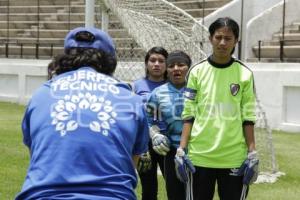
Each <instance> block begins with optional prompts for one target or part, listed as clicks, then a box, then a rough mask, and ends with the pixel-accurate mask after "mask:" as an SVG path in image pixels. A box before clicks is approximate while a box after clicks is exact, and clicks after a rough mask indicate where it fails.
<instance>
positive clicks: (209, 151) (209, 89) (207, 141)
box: [182, 58, 255, 168]
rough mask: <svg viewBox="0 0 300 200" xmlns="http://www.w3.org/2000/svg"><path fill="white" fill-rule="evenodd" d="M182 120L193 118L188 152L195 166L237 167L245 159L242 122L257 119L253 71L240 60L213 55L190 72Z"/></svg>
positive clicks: (245, 149) (250, 121)
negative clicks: (221, 62)
mask: <svg viewBox="0 0 300 200" xmlns="http://www.w3.org/2000/svg"><path fill="white" fill-rule="evenodd" d="M184 96H185V101H184V110H183V113H182V119H183V120H191V121H193V127H192V130H191V134H190V139H189V143H188V144H189V145H188V149H189V152H188V155H189V158H190V159H191V161H192V163H193V164H194V165H195V166H202V167H209V168H236V167H239V166H240V165H241V164H242V162H243V161H244V160H245V158H246V155H247V145H246V141H245V138H244V134H243V124H244V123H251V124H253V123H254V122H255V91H254V81H253V74H252V72H251V71H250V70H249V69H248V68H247V67H246V66H245V65H244V64H243V63H241V62H240V61H237V60H235V59H232V60H231V61H230V62H229V63H228V64H225V65H217V64H216V63H214V62H213V61H212V60H211V59H210V58H208V59H207V60H204V61H202V62H200V63H199V64H197V65H195V66H194V67H193V68H192V69H191V70H190V72H189V75H188V82H187V87H186V90H185V93H184Z"/></svg>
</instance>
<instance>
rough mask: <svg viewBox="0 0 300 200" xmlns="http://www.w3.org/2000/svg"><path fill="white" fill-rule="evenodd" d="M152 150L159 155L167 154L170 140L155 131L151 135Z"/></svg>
mask: <svg viewBox="0 0 300 200" xmlns="http://www.w3.org/2000/svg"><path fill="white" fill-rule="evenodd" d="M152 145H153V150H154V151H155V152H156V153H158V154H159V155H163V156H165V155H167V153H168V152H169V151H170V141H169V139H168V138H167V136H165V135H163V134H160V133H156V134H154V135H153V137H152Z"/></svg>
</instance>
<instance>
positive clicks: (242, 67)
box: [234, 59, 253, 74]
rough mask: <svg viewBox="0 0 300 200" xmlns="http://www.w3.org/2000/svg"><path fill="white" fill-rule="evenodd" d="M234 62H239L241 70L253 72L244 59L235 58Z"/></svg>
mask: <svg viewBox="0 0 300 200" xmlns="http://www.w3.org/2000/svg"><path fill="white" fill-rule="evenodd" d="M234 63H235V64H237V65H238V66H239V67H240V68H241V70H243V71H245V72H246V73H250V74H253V72H252V70H251V69H250V68H249V67H248V66H247V65H246V64H245V63H243V62H242V61H240V60H238V59H235V61H234Z"/></svg>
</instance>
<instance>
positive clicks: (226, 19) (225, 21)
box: [208, 17, 240, 54]
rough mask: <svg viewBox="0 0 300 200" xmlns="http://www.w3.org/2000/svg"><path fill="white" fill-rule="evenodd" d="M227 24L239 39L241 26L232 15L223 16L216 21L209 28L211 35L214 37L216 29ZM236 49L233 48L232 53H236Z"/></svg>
mask: <svg viewBox="0 0 300 200" xmlns="http://www.w3.org/2000/svg"><path fill="white" fill-rule="evenodd" d="M225 26H226V27H228V28H229V29H230V30H231V31H232V32H233V35H234V37H235V38H236V39H239V33H240V27H239V25H238V23H237V22H236V21H234V20H233V19H231V18H230V17H221V18H218V19H217V20H216V21H214V22H213V23H212V24H211V25H210V26H209V28H208V30H209V34H210V36H211V37H212V36H213V35H214V34H215V32H216V30H218V29H219V28H222V27H225ZM234 50H235V48H233V49H232V51H231V54H233V53H234Z"/></svg>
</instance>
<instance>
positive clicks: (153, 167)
mask: <svg viewBox="0 0 300 200" xmlns="http://www.w3.org/2000/svg"><path fill="white" fill-rule="evenodd" d="M167 57H168V52H167V50H165V49H164V48H163V47H152V48H151V49H149V51H148V52H147V54H146V56H145V70H146V76H145V77H143V78H141V79H138V80H136V81H134V82H133V84H132V88H133V91H134V92H135V93H136V94H137V95H139V96H140V97H141V98H142V100H143V102H144V104H145V105H146V102H147V100H148V99H149V96H150V94H151V92H152V91H153V90H154V89H155V88H157V87H159V86H161V85H163V84H164V83H166V78H167V77H166V59H167ZM158 166H159V168H160V171H161V172H162V173H163V171H164V162H163V156H161V155H159V154H157V153H156V152H155V151H154V150H153V149H152V144H151V141H150V142H149V151H148V152H147V153H144V154H142V155H141V158H140V160H139V163H138V166H137V170H138V174H139V176H140V180H141V185H142V200H157V191H158V181H157V169H158Z"/></svg>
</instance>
